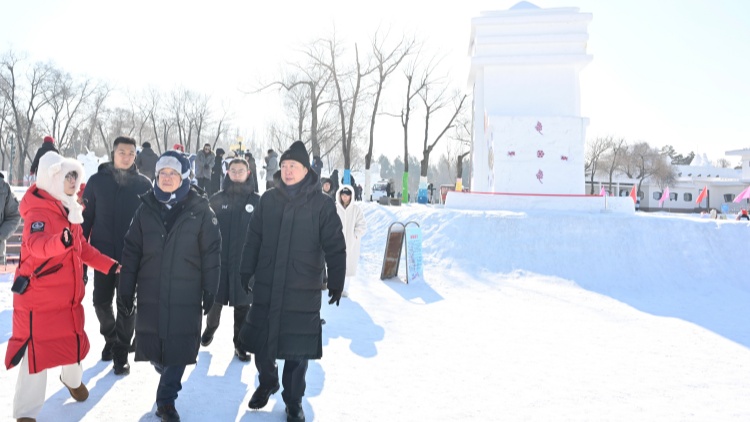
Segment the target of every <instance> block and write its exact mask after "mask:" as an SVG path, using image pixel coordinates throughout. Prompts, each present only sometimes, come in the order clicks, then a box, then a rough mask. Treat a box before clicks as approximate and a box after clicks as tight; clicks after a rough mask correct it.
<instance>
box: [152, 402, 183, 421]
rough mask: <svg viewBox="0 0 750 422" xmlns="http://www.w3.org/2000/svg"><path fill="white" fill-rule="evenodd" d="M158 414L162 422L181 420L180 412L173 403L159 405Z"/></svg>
mask: <svg viewBox="0 0 750 422" xmlns="http://www.w3.org/2000/svg"><path fill="white" fill-rule="evenodd" d="M156 416H158V417H160V418H161V420H162V422H179V420H180V414H179V413H177V409H175V407H174V405H173V404H165V405H164V406H159V407H157V408H156Z"/></svg>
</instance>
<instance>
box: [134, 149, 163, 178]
mask: <svg viewBox="0 0 750 422" xmlns="http://www.w3.org/2000/svg"><path fill="white" fill-rule="evenodd" d="M158 159H159V156H158V155H156V153H155V152H154V150H152V149H151V143H150V142H144V143H143V145H142V146H141V152H139V153H138V157H136V158H135V166H136V167H138V171H139V172H141V174H142V175H144V176H146V177H148V178H149V180H152V181H153V180H154V177H155V174H154V168H156V160H158Z"/></svg>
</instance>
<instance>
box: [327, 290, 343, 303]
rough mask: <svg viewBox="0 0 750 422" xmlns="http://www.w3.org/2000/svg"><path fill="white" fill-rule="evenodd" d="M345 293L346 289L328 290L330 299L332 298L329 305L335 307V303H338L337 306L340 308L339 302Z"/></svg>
mask: <svg viewBox="0 0 750 422" xmlns="http://www.w3.org/2000/svg"><path fill="white" fill-rule="evenodd" d="M343 292H344V289H328V297H330V298H331V300H329V301H328V304H329V305H333V303H334V302H336V306H339V301H340V300H341V293H343Z"/></svg>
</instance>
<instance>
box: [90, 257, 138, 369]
mask: <svg viewBox="0 0 750 422" xmlns="http://www.w3.org/2000/svg"><path fill="white" fill-rule="evenodd" d="M119 282H120V275H119V274H112V275H108V274H103V273H100V272H99V271H94V310H95V311H96V317H97V319H99V332H100V333H101V334H102V335H103V336H104V340H105V341H106V342H107V343H109V344H111V345H112V354H113V355H114V356H115V357H119V359H127V356H128V347H130V341H131V340H132V339H133V332H135V313H133V315H130V316H126V315H127V311H126V310H125V306H124V305H123V303H122V301H121V300H120V298H119V295H118V297H117V300H115V303H116V304H117V318H115V314H114V311H113V309H112V299H113V298H114V297H115V292H116V290H117V286H118V285H119Z"/></svg>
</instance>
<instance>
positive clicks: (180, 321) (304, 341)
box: [0, 136, 366, 422]
mask: <svg viewBox="0 0 750 422" xmlns="http://www.w3.org/2000/svg"><path fill="white" fill-rule="evenodd" d="M224 155H225V152H224V151H223V150H222V149H221V148H217V149H216V151H215V152H214V151H212V147H211V145H210V144H206V145H204V147H203V149H202V150H201V151H199V152H198V154H196V156H195V161H194V163H192V162H191V160H190V157H188V156H187V155H186V154H184V150H182V148H180V146H179V145H178V144H176V145H175V147H174V148H173V149H172V150H169V151H166V152H164V153H163V154H161V155H160V156H159V155H157V154H156V153H155V152H154V151H153V150H152V149H151V145H150V144H149V143H147V142H145V143H143V145H141V149H140V152H138V151H137V142H136V140H135V139H133V138H131V137H127V136H120V137H117V138H116V139H114V141H113V143H112V157H111V161H110V162H107V163H103V164H101V165H100V166H99V168H98V170H97V172H96V173H95V174H93V175H91V177H90V178H89V179H88V181H87V183H85V184H84V183H83V180H84V179H85V174H84V168H83V166H82V165H81V164H80V163H79V162H78V161H77V160H75V159H72V158H66V157H63V156H61V155H60V154H59V152H58V151H57V149H56V148H55V146H54V139H52V138H51V137H46V138H44V142H43V146H42V148H40V150H39V152H38V153H37V156H36V157H35V160H34V165H33V166H32V172H33V173H34V176H35V177H36V182H35V183H34V184H32V185H31V186H30V187H29V189H28V191H27V192H26V194H24V196H23V198H22V200H21V202H20V204H19V203H18V201H17V200H16V198H15V196H13V194H12V192H11V190H10V188H9V186H8V185H7V183H5V182H4V181H2V180H0V200H2V201H4V207H2V209H0V213H2V217H3V218H2V224H0V242H2V243H0V247H2V248H3V252H4V241H5V239H7V238H8V237H9V236H10V235H11V234H12V233H13V232H14V231H15V230H16V228H17V227H18V225H19V223H20V220H21V219H23V221H24V228H23V236H22V242H21V255H20V256H21V258H20V262H19V265H18V268H17V270H16V273H15V280H14V282H13V287H12V290H13V291H14V293H15V294H14V301H13V313H14V315H13V327H12V334H11V338H10V340H9V341H8V348H7V350H6V356H5V364H6V367H7V368H12V367H15V366H18V367H19V374H18V381H17V385H16V390H15V399H14V402H13V417H14V418H15V419H16V420H17V421H23V422H28V421H34V420H36V417H37V415H38V414H39V412H40V411H41V409H42V406H43V404H44V399H45V393H46V391H45V390H46V384H47V381H46V380H47V371H48V370H49V369H53V368H56V367H60V381H61V382H62V384H63V385H64V386H65V387H66V388H67V390H68V391H69V392H70V395H71V397H72V398H73V399H75V400H76V401H85V400H86V399H87V398H88V390H87V388H86V385H85V384H84V383H83V381H82V373H83V370H82V366H81V362H82V360H83V359H84V358H85V357H86V356H87V355H88V352H89V349H90V343H89V340H88V337H87V334H86V332H85V331H84V308H83V305H82V303H83V298H84V294H85V289H86V283H87V282H88V277H87V276H86V273H87V266H91V267H92V269H93V271H94V277H93V305H94V311H95V314H96V317H97V319H98V322H99V332H100V334H101V335H102V337H103V338H104V344H105V345H104V348H103V350H102V351H101V360H102V361H112V368H113V373H114V374H115V375H116V376H127V375H128V374H130V371H131V366H130V359H129V354H130V353H133V354H134V356H133V360H134V361H136V362H138V361H143V362H149V363H150V364H151V365H152V366H153V368H154V370H155V371H156V372H157V373H158V374H159V375H160V378H159V383H158V385H157V386H156V392H155V404H156V416H157V417H159V418H161V420H162V421H179V420H180V416H179V413H178V411H177V408H176V405H175V404H176V401H177V397H178V394H179V392H180V390H181V389H182V381H181V380H182V376H183V373H184V371H185V369H186V366H187V365H191V364H195V363H196V361H197V357H198V351H199V349H200V347H201V346H203V347H205V346H208V345H209V344H211V342H212V341H213V338H214V334H215V333H216V330H217V329H218V328H219V324H220V319H221V313H222V310H223V308H224V307H225V306H230V307H232V308H233V317H234V318H233V337H232V340H233V344H232V350H233V353H234V355H235V356H236V357H237V359H239V360H240V361H242V362H249V361H252V360H253V359H252V357H253V356H254V362H255V367H256V369H257V371H258V387H257V389H256V390H255V391H254V393H253V394H252V397H251V399H250V402H249V404H248V406H249V408H251V409H260V408H262V407H264V406H265V405H266V404H267V403H268V401H269V398H270V397H271V395H273V394H274V393H276V392H277V391H278V390H279V389H280V388H281V387H283V391H282V393H281V396H282V398H283V401H284V403H285V405H286V415H287V420H288V421H304V420H305V415H304V412H303V409H302V397H303V396H304V393H305V387H306V383H305V376H306V372H307V367H308V360H309V359H320V358H321V357H322V355H323V351H322V339H321V327H322V324H324V321H322V319H321V318H320V310H321V304H322V300H323V292H324V291H326V290H327V295H328V298H327V299H326V300H327V301H328V303H329V304H330V305H333V304H335V305H337V306H338V305H339V303H340V301H341V298H342V297H347V296H348V287H349V283H350V281H351V277H354V276H355V275H356V269H357V260H358V258H359V243H360V239H361V238H362V236H363V235H364V233H365V230H366V223H365V219H364V214H363V212H362V210H361V209H360V208H359V207H358V206H357V205H356V204H355V203H354V198H355V197H356V193H355V192H356V187H355V186H356V185H355V184H354V180H353V178H351V180H350V183H349V184H343V182H344V180H343V179H342V185H341V186H340V187H338V179H339V178H338V173H337V171H335V170H334V172H333V174H331V177H330V178H321V177H320V171H321V170H322V162H321V161H320V157H318V156H315V157H313V162H312V163H311V162H310V159H309V153H308V151H307V149H306V147H305V145H304V143H303V142H301V141H296V142H294V143H292V144H291V146H290V147H289V148H288V149H287V150H285V151H283V152H282V154H281V156H280V157H279V155H278V154H277V153H276V152H275V151H274V150H268V153H267V155H266V157H264V162H265V164H264V166H263V167H264V168H265V170H266V175H265V179H266V190H265V191H264V193H263V194H262V195H259V192H258V175H257V171H256V170H257V169H256V164H255V159H254V158H253V156H252V154H250V153H245V154H244V155H243V156H240V154H234V156H233V157H229V158H225V157H224ZM321 182H324V183H322V184H321ZM333 182H335V183H333ZM334 187H335V188H334ZM3 255H4V254H3ZM324 277H325V287H324V288H321V286H323V285H324ZM113 303H114V305H113ZM204 317H205V319H206V323H205V328H204V324H203V318H204ZM277 359H282V360H284V368H283V373H282V376H281V378H280V377H279V374H278V368H277V365H276V360H277Z"/></svg>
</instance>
